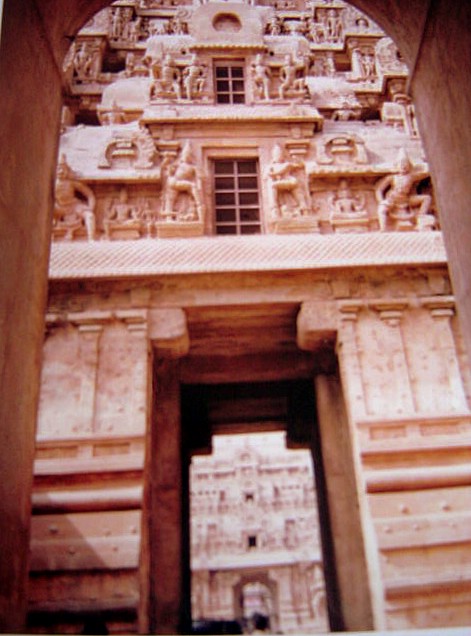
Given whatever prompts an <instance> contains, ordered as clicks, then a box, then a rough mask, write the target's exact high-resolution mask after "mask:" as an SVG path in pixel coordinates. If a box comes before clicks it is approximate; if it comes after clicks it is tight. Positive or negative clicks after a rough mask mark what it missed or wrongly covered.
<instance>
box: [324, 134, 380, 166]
mask: <svg viewBox="0 0 471 636" xmlns="http://www.w3.org/2000/svg"><path fill="white" fill-rule="evenodd" d="M317 162H318V163H320V164H327V165H329V164H330V165H342V164H367V163H368V156H367V152H366V147H365V142H364V140H363V139H361V137H359V136H358V135H329V136H328V137H327V138H325V139H324V140H323V143H321V144H320V145H319V146H318V154H317Z"/></svg>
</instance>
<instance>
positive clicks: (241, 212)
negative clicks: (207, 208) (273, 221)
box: [214, 159, 261, 234]
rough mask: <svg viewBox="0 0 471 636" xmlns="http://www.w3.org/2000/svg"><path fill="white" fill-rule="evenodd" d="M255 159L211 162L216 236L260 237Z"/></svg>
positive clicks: (256, 165) (256, 162) (256, 164)
mask: <svg viewBox="0 0 471 636" xmlns="http://www.w3.org/2000/svg"><path fill="white" fill-rule="evenodd" d="M258 190H259V189H258V161H257V160H256V159H222V160H217V161H215V162H214V199H215V228H216V234H259V233H260V231H261V224H260V206H259V194H258Z"/></svg>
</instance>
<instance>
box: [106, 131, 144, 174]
mask: <svg viewBox="0 0 471 636" xmlns="http://www.w3.org/2000/svg"><path fill="white" fill-rule="evenodd" d="M155 158H156V149H155V146H154V141H153V139H152V136H151V134H150V133H149V131H148V130H147V128H146V127H145V125H143V124H139V129H138V130H137V131H136V130H132V131H123V132H121V131H120V132H118V133H114V134H113V136H112V138H111V140H110V141H109V142H108V143H107V145H106V147H105V149H104V151H103V153H102V155H101V158H100V161H99V163H98V167H99V168H116V167H130V166H133V167H134V168H136V169H137V170H149V169H151V168H153V167H154V163H155Z"/></svg>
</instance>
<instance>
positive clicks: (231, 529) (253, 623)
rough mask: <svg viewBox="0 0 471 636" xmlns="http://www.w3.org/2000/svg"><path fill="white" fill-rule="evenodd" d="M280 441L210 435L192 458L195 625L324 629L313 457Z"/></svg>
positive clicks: (273, 435)
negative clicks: (203, 451) (207, 448)
mask: <svg viewBox="0 0 471 636" xmlns="http://www.w3.org/2000/svg"><path fill="white" fill-rule="evenodd" d="M271 402H272V403H275V402H278V403H280V400H279V399H278V398H277V397H275V396H274V397H273V399H272V400H271ZM265 404H266V405H267V406H269V403H268V401H266V402H265ZM249 408H250V409H251V407H250V406H249ZM262 415H263V414H262ZM271 423H272V424H273V428H274V429H276V428H279V427H280V425H281V426H283V423H282V422H278V421H273V422H271ZM234 424H235V423H234ZM257 424H258V423H255V424H254V425H253V428H254V429H255V430H257V428H258V426H257ZM266 424H268V422H267V423H265V422H263V421H262V422H261V425H262V426H261V427H262V428H266V426H265V425H266ZM230 426H231V425H229V427H230ZM285 437H286V434H285V432H284V431H281V430H273V431H270V432H264V433H240V434H230V435H214V436H213V438H212V445H213V452H212V454H211V455H208V456H194V457H193V458H192V461H191V468H190V502H191V505H190V515H191V516H190V519H191V530H190V536H191V561H190V563H191V570H192V576H191V599H192V604H191V605H192V620H193V625H194V627H195V628H200V629H202V628H203V627H207V626H208V625H207V624H208V622H209V621H210V620H211V621H237V622H238V624H239V625H240V627H241V628H242V629H243V630H244V632H251V631H252V630H253V629H256V628H260V625H262V626H263V624H266V625H267V627H268V629H269V630H270V631H271V632H272V633H273V632H275V633H276V632H279V631H281V632H283V633H285V634H287V633H293V632H297V633H299V632H300V631H302V632H304V633H314V632H325V631H328V630H329V621H328V617H327V612H326V603H325V581H324V572H323V558H322V549H321V542H320V529H319V517H318V513H317V494H316V489H315V480H314V475H313V469H312V460H311V456H310V453H309V451H308V450H304V449H297V450H288V449H287V448H286V440H285Z"/></svg>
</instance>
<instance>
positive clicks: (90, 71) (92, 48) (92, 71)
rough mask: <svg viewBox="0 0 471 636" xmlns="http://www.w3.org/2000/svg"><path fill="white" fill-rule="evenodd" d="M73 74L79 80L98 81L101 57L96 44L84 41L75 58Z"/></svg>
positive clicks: (79, 46)
mask: <svg viewBox="0 0 471 636" xmlns="http://www.w3.org/2000/svg"><path fill="white" fill-rule="evenodd" d="M72 64H73V73H74V76H75V78H76V79H78V80H81V81H83V80H87V79H88V80H90V79H96V78H97V77H98V74H99V72H100V67H101V55H100V48H99V45H98V46H97V43H96V42H93V41H88V42H84V41H82V42H81V43H80V44H79V45H78V48H77V49H76V51H75V54H74V57H73V62H72Z"/></svg>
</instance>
